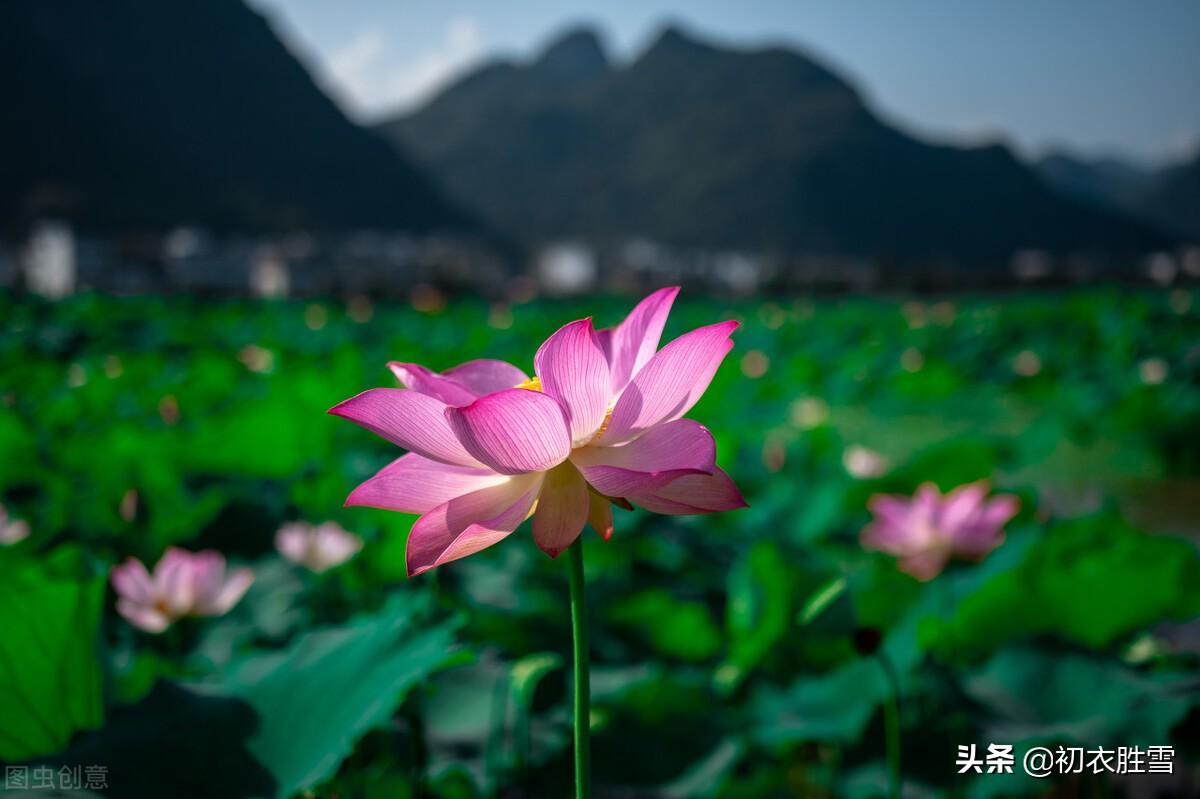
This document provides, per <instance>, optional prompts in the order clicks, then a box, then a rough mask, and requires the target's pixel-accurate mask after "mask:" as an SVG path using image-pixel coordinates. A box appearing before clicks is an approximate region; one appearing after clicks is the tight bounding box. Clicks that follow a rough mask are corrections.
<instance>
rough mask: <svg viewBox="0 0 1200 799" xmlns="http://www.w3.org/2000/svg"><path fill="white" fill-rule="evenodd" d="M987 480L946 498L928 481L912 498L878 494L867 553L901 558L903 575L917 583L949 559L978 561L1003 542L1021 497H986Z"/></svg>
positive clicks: (872, 503) (864, 537) (934, 573)
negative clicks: (869, 551)
mask: <svg viewBox="0 0 1200 799" xmlns="http://www.w3.org/2000/svg"><path fill="white" fill-rule="evenodd" d="M987 492H988V485H987V483H986V482H985V481H980V482H978V483H970V484H968V485H963V486H959V487H958V488H956V489H954V490H953V491H951V492H950V493H948V494H946V495H945V496H943V495H942V494H941V492H939V491H938V489H937V486H935V485H933V484H932V483H924V484H922V485H921V486H920V487H919V488H918V489H917V493H916V494H914V495H913V496H912V497H911V498H910V497H905V496H893V495H886V494H876V495H875V496H873V497H871V501H870V503H869V507H870V509H871V512H872V513H874V514H875V521H874V522H872V523H871V524H870V525H868V526H867V527H866V528H865V529H864V530H863V532H862V545H863V546H864V547H865V548H867V549H874V550H878V551H880V552H886V553H888V554H889V555H895V556H897V557H898V558H899V559H900V560H899V567H900V569H901V571H904V572H907V573H908V574H911V575H912V576H913V577H916V578H917V579H918V580H930V579H933V578H934V577H936V576H937V575H938V574H939V573H940V572H941V571H942V569H944V568H945V566H946V563H947V562H948V561H949V560H950V558H951V557H960V558H965V559H967V560H979V559H981V558H983V556H985V555H987V554H988V553H989V552H991V551H992V550H993V549H995V548H996V547H998V546H1000V544H1002V543H1003V542H1004V529H1003V528H1004V525H1005V523H1006V522H1008V520H1009V519H1011V518H1012V517H1013V516H1015V515H1016V514H1017V510H1018V509H1019V507H1020V502H1019V501H1018V499H1017V498H1016V497H1014V496H1011V495H1003V496H998V497H993V498H992V499H991V500H988V499H987Z"/></svg>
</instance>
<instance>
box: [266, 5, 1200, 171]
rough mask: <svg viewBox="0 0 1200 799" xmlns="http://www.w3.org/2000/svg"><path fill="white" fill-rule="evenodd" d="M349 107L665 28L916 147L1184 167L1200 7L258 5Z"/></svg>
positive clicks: (1195, 110) (1199, 101)
mask: <svg viewBox="0 0 1200 799" xmlns="http://www.w3.org/2000/svg"><path fill="white" fill-rule="evenodd" d="M251 3H252V5H254V6H255V7H257V8H259V9H260V10H262V11H264V12H266V13H268V15H269V16H270V17H271V18H272V21H273V22H274V23H275V24H276V27H277V29H279V31H280V33H281V34H283V35H284V36H285V38H286V39H288V41H289V43H290V44H291V45H292V46H293V49H295V50H296V51H297V52H298V53H299V54H300V55H301V56H302V57H303V58H304V59H305V61H306V62H307V63H308V64H309V66H310V68H312V69H313V71H314V72H316V73H317V74H318V77H319V79H320V80H321V81H322V83H323V84H324V85H325V86H326V87H327V88H328V89H329V90H330V91H331V93H333V94H335V95H336V96H337V98H338V100H339V102H340V103H341V104H342V106H343V107H344V108H346V110H347V111H348V112H350V113H351V114H352V115H354V116H356V117H357V118H359V119H362V120H370V119H374V118H377V117H379V116H381V115H384V114H386V113H388V112H391V111H394V110H396V109H400V108H406V107H412V106H413V105H414V104H417V103H419V102H420V101H421V100H422V99H424V98H426V97H428V96H429V94H430V93H431V92H432V91H435V90H436V89H437V87H439V86H441V85H443V84H444V83H445V82H446V81H447V80H449V79H451V78H452V77H453V76H455V75H457V74H460V73H461V72H462V70H464V69H466V68H468V67H470V66H471V65H473V64H476V63H478V62H479V61H480V60H482V59H485V58H487V57H490V56H493V55H505V56H511V57H516V58H527V57H530V56H531V55H532V54H533V53H535V52H536V50H537V49H538V48H539V47H541V46H542V45H543V44H544V43H545V42H546V41H547V39H549V38H551V37H552V36H553V35H554V33H555V32H556V31H559V30H561V29H562V28H564V27H566V26H568V25H572V24H575V23H579V22H585V23H591V24H594V25H595V26H596V27H598V28H599V29H600V31H601V32H602V33H603V34H604V35H605V36H606V38H607V41H608V43H609V46H610V49H611V52H612V54H613V56H614V57H615V58H617V59H618V60H621V59H629V58H632V57H634V56H636V54H637V52H638V51H639V49H640V48H642V47H644V46H645V45H646V44H647V43H648V41H649V40H650V39H651V38H652V37H653V35H654V33H655V32H656V31H657V30H659V29H660V28H661V27H662V26H663V25H664V24H666V23H667V22H675V23H680V24H682V25H684V26H685V27H687V28H689V29H691V30H692V31H694V32H695V33H697V34H699V35H701V36H703V37H705V38H708V39H712V40H714V41H723V42H727V43H730V44H735V45H754V44H759V43H765V42H770V43H780V42H783V43H788V44H792V45H795V46H797V47H799V48H800V49H802V50H804V51H806V52H808V53H810V54H812V55H815V56H817V57H818V58H820V59H821V60H823V61H824V62H825V63H826V64H827V65H829V66H832V67H833V68H835V69H836V70H837V71H839V72H840V73H841V74H843V75H846V76H847V77H849V78H850V79H851V80H853V81H854V82H855V84H856V85H857V86H858V87H859V89H861V90H862V91H864V93H865V94H866V95H867V97H868V98H869V100H870V102H871V104H872V106H873V107H874V108H875V109H876V110H877V111H879V112H880V113H881V114H883V115H884V116H885V117H886V118H888V119H889V120H891V121H892V122H894V123H896V124H899V125H901V126H902V127H904V128H906V129H907V130H909V131H912V132H914V133H917V134H919V135H922V136H926V137H929V138H936V139H954V140H967V141H971V140H994V139H996V138H1005V139H1007V140H1008V141H1010V142H1011V143H1013V144H1014V145H1015V146H1017V147H1018V148H1019V149H1020V150H1022V151H1023V152H1025V153H1038V152H1041V151H1044V150H1045V149H1046V148H1048V147H1053V146H1063V147H1067V148H1070V149H1072V150H1075V151H1078V152H1081V153H1083V154H1085V155H1103V154H1110V153H1115V154H1120V155H1124V156H1126V157H1133V158H1137V159H1141V160H1144V161H1161V160H1163V159H1171V158H1179V157H1182V156H1183V155H1185V154H1188V153H1190V152H1192V151H1193V150H1194V148H1195V147H1196V145H1197V143H1198V142H1200V2H1196V1H1195V0H1127V1H1126V0H1037V1H1036V2H1035V1H1034V0H1028V2H1025V1H1024V0H1013V2H1006V1H1005V0H990V1H989V2H984V0H906V1H905V2H889V1H888V0H858V2H834V1H833V0H828V1H827V2H808V0H741V2H736V3H735V2H730V1H729V0H726V1H725V2H718V1H717V0H694V1H693V2H688V3H681V2H657V0H641V1H640V2H633V1H632V0H608V1H607V2H604V3H595V2H592V3H584V2H576V1H575V0H558V1H557V2H550V1H549V0H532V1H531V2H522V3H499V2H495V1H494V0H493V2H490V3H484V2H457V1H456V0H445V1H444V2H439V3H413V2H403V1H402V0H339V1H338V2H333V1H332V0H251Z"/></svg>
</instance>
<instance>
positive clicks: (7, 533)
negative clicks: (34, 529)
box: [0, 505, 29, 546]
mask: <svg viewBox="0 0 1200 799" xmlns="http://www.w3.org/2000/svg"><path fill="white" fill-rule="evenodd" d="M28 537H29V522H27V521H24V520H22V519H13V518H10V517H9V515H8V510H7V509H5V507H4V506H3V505H0V546H11V545H13V544H16V543H18V542H20V541H24V540H25V539H26V538H28Z"/></svg>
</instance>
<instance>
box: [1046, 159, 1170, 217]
mask: <svg viewBox="0 0 1200 799" xmlns="http://www.w3.org/2000/svg"><path fill="white" fill-rule="evenodd" d="M1033 167H1034V169H1035V170H1036V171H1037V173H1038V174H1039V175H1041V176H1042V178H1043V179H1044V180H1045V181H1046V182H1047V183H1049V184H1050V185H1051V186H1052V187H1053V188H1055V189H1057V190H1058V191H1059V192H1061V193H1062V194H1066V195H1069V196H1071V197H1075V198H1076V199H1080V200H1086V201H1088V202H1091V203H1095V204H1098V205H1104V206H1108V207H1110V208H1117V209H1122V210H1125V211H1134V210H1136V209H1137V207H1138V204H1139V198H1140V197H1141V196H1142V195H1144V194H1145V193H1146V192H1147V191H1148V190H1149V188H1150V187H1151V185H1153V183H1154V181H1155V177H1156V172H1155V170H1154V169H1150V168H1144V167H1141V166H1138V165H1137V164H1134V163H1132V162H1130V161H1126V160H1123V159H1121V158H1116V157H1106V158H1084V157H1080V156H1077V155H1073V154H1071V153H1067V152H1052V153H1048V154H1046V155H1044V156H1042V157H1041V158H1039V159H1037V161H1035V162H1034V163H1033Z"/></svg>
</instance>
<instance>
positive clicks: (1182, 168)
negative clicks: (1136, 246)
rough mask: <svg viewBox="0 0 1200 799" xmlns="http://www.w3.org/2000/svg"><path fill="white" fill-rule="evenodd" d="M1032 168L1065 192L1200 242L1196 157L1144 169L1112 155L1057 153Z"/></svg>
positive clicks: (1199, 186) (1199, 158) (1199, 177)
mask: <svg viewBox="0 0 1200 799" xmlns="http://www.w3.org/2000/svg"><path fill="white" fill-rule="evenodd" d="M1036 168H1037V171H1038V174H1040V175H1041V176H1042V177H1043V178H1044V179H1045V180H1046V181H1047V182H1048V183H1049V184H1050V185H1052V186H1054V187H1055V188H1056V189H1058V190H1059V191H1061V192H1063V193H1064V194H1069V195H1071V196H1073V197H1077V198H1079V199H1081V200H1085V201H1088V202H1092V203H1096V204H1098V205H1103V206H1107V207H1109V208H1112V209H1116V210H1120V211H1122V212H1125V213H1128V214H1131V215H1134V216H1137V217H1140V218H1142V219H1144V220H1146V221H1147V222H1150V223H1152V224H1155V225H1158V226H1159V227H1161V228H1163V229H1165V230H1167V231H1170V232H1173V233H1175V234H1178V235H1180V236H1183V237H1184V238H1186V239H1189V240H1191V241H1200V155H1198V156H1196V157H1195V158H1194V159H1193V160H1191V161H1189V162H1183V163H1178V164H1173V165H1171V166H1166V167H1161V168H1158V169H1147V168H1143V167H1139V166H1136V165H1134V164H1131V163H1129V162H1127V161H1123V160H1120V159H1116V158H1098V159H1086V158H1079V157H1076V156H1072V155H1068V154H1065V153H1055V154H1052V155H1048V156H1046V157H1045V158H1042V159H1040V160H1039V161H1038V162H1037V164H1036Z"/></svg>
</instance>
